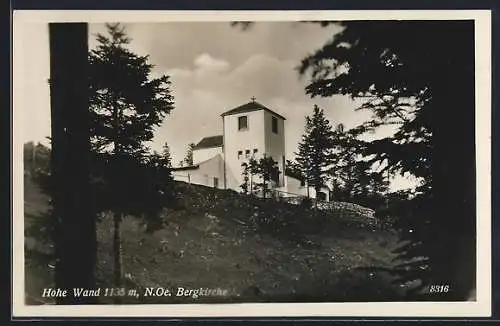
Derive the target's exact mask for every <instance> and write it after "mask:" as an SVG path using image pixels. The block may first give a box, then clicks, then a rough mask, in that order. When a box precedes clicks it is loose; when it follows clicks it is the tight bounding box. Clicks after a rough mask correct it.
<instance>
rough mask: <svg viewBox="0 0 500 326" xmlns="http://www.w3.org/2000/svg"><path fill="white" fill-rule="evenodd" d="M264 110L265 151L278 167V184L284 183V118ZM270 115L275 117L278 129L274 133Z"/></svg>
mask: <svg viewBox="0 0 500 326" xmlns="http://www.w3.org/2000/svg"><path fill="white" fill-rule="evenodd" d="M263 112H264V134H265V144H266V145H265V146H266V153H267V154H268V155H270V156H271V157H272V158H273V159H274V160H275V161H277V162H278V167H279V169H280V171H281V174H280V185H284V184H285V176H284V173H283V172H284V170H285V168H284V164H285V162H284V160H283V158H284V156H285V120H283V119H282V118H280V117H278V116H277V115H274V114H272V113H271V112H268V111H263ZM272 117H275V118H277V122H278V130H277V133H274V132H273V130H272Z"/></svg>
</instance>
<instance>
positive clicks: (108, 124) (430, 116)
mask: <svg viewBox="0 0 500 326" xmlns="http://www.w3.org/2000/svg"><path fill="white" fill-rule="evenodd" d="M51 14H52V15H53V18H51V16H50V15H51ZM149 14H150V15H151V16H150V17H151V18H150V19H148V18H147V17H148V16H147V15H146V13H139V12H137V13H134V12H129V13H118V12H116V13H111V12H107V13H103V12H100V13H99V12H97V13H96V14H95V15H94V16H93V15H91V14H90V13H86V14H85V13H78V12H73V13H72V12H61V13H51V12H50V11H49V12H47V11H46V12H44V13H41V12H36V11H33V12H26V13H23V12H22V11H19V12H14V18H13V29H14V32H13V35H14V36H13V115H14V126H13V128H14V174H13V182H14V184H15V185H14V216H13V264H14V266H13V277H14V280H13V295H14V301H15V304H14V306H15V307H14V311H16V309H17V311H18V312H19V314H20V315H30V314H33V315H39V316H68V315H70V314H74V315H79V316H82V315H85V316H93V315H95V316H98V315H103V316H104V315H106V314H107V313H108V312H109V313H111V314H113V315H114V316H116V315H117V314H119V315H120V316H122V315H123V316H130V315H132V314H133V315H134V316H135V315H141V311H142V310H141V309H146V308H147V309H148V310H147V311H149V312H147V313H146V312H144V313H145V314H148V315H151V314H153V315H155V316H160V315H161V316H180V315H183V316H207V315H210V316H263V315H265V316H287V315H292V316H330V315H331V316H334V315H336V316H364V315H366V316H392V315H394V316H414V315H419V316H487V315H488V314H490V309H491V308H490V301H491V298H490V292H491V279H490V278H491V271H490V264H491V262H490V250H491V249H490V248H491V247H490V231H491V230H490V219H491V216H490V207H491V203H490V193H489V191H490V116H491V98H490V96H491V93H490V89H491V84H490V83H491V81H490V74H491V71H490V69H491V62H490V61H491V58H490V52H489V51H490V50H491V49H490V46H491V45H490V44H489V43H490V42H491V39H490V33H491V30H490V29H491V26H490V16H489V12H487V11H462V12H459V13H457V12H453V11H451V12H446V11H442V12H440V11H430V12H426V13H420V14H419V13H418V12H411V11H395V12H392V13H391V14H389V12H385V13H384V12H376V11H375V12H374V11H372V12H371V13H370V12H363V11H359V12H356V11H353V12H351V13H350V14H348V13H343V12H335V11H324V12H316V13H314V12H309V13H307V12H304V13H300V12H296V13H279V12H268V13H267V14H260V15H259V14H257V13H250V12H248V13H245V12H233V13H232V14H231V13H217V12H215V13H211V14H209V13H198V14H196V13H191V14H185V15H184V16H182V14H181V13H172V12H165V13H163V14H162V13H161V12H156V13H149ZM437 302H439V303H437ZM365 304H369V305H365ZM119 306H122V307H121V309H119V310H117V309H118V308H116V307H119ZM123 306H126V307H123ZM16 307H17V308H16ZM344 308H345V309H344ZM413 308H414V309H416V310H412V309H413ZM108 309H109V310H108ZM113 309H114V310H113ZM238 309H239V310H238Z"/></svg>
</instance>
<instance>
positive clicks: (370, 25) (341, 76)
mask: <svg viewBox="0 0 500 326" xmlns="http://www.w3.org/2000/svg"><path fill="white" fill-rule="evenodd" d="M326 24H328V22H326V23H323V25H326ZM341 25H342V26H343V27H344V29H343V31H342V32H340V33H339V34H337V35H335V36H334V37H333V38H332V40H330V41H329V42H328V43H327V44H325V45H324V46H323V47H322V48H321V49H319V50H318V51H316V52H315V53H313V54H312V55H310V56H308V57H307V58H305V59H304V60H303V61H302V64H301V66H300V72H301V73H303V74H306V73H307V74H309V75H310V76H311V77H312V81H311V83H310V84H309V85H308V86H307V88H306V91H307V93H308V94H310V95H311V96H332V95H334V94H348V95H350V96H351V97H353V98H363V99H364V100H365V103H364V104H363V105H362V107H361V108H360V109H366V110H370V111H371V112H372V113H373V116H372V119H370V120H369V121H367V122H366V123H364V124H363V125H362V126H360V127H359V128H357V133H358V134H362V133H364V132H366V131H370V130H373V129H374V128H377V127H379V126H382V125H387V124H394V123H397V124H400V125H399V129H398V131H397V132H396V133H395V135H394V136H391V137H386V138H383V139H380V140H376V141H373V142H371V143H369V144H367V145H368V146H366V150H365V152H364V153H363V154H365V155H370V154H373V155H374V159H373V161H378V162H386V163H387V169H389V170H390V171H392V172H399V173H404V172H408V173H411V174H412V175H414V176H417V177H421V178H422V180H423V183H422V184H421V186H420V187H419V188H418V194H417V196H416V197H415V198H414V199H412V200H411V201H407V202H405V205H402V206H401V207H400V210H399V211H398V212H397V214H398V217H399V218H398V225H397V226H398V228H399V229H400V231H401V239H402V241H404V245H402V247H401V248H400V250H399V254H400V255H399V257H400V259H401V261H402V263H401V264H400V265H399V266H398V268H397V269H396V272H397V273H398V275H399V276H401V279H400V282H402V283H404V282H406V281H412V280H421V281H422V283H421V285H420V286H417V287H416V288H414V290H415V293H418V292H420V290H424V292H425V291H426V290H427V286H428V285H430V284H449V285H450V291H449V292H448V293H446V294H442V295H441V296H440V297H439V298H438V297H436V299H439V300H462V299H464V298H466V297H467V296H468V294H469V292H470V291H471V290H472V289H474V287H475V261H476V260H475V235H476V227H475V221H476V219H475V217H476V216H475V170H474V168H475V167H474V151H475V148H474V24H473V22H472V21H454V22H449V21H423V22H414V21H378V22H373V21H349V22H343V23H341ZM427 297H428V294H427Z"/></svg>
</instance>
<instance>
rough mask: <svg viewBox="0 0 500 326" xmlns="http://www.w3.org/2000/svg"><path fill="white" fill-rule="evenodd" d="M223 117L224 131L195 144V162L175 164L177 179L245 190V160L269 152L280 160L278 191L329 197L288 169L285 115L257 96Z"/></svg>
mask: <svg viewBox="0 0 500 326" xmlns="http://www.w3.org/2000/svg"><path fill="white" fill-rule="evenodd" d="M221 118H222V125H223V128H222V135H216V136H209V137H205V138H203V139H201V140H200V141H199V142H198V143H197V144H196V145H195V146H194V148H193V165H192V166H184V167H178V168H174V178H175V180H178V181H185V182H189V183H193V184H199V185H205V186H210V187H214V188H219V189H233V190H236V191H241V190H242V189H241V185H242V184H243V182H244V181H243V167H242V163H244V162H247V161H248V160H249V159H250V158H252V157H253V158H255V159H260V158H262V157H263V156H267V157H271V158H272V159H273V160H274V161H276V162H277V165H278V169H279V171H280V173H279V175H278V177H277V178H275V180H273V181H272V182H271V185H270V187H271V188H272V190H273V192H274V193H275V194H277V195H279V196H283V197H295V196H307V194H309V197H311V198H316V197H318V198H320V199H323V200H328V197H329V190H328V189H324V190H322V191H321V194H319V196H316V192H315V190H314V189H313V188H312V187H307V186H306V185H305V183H304V182H303V181H301V180H299V179H297V178H294V177H292V176H289V175H287V173H285V171H286V154H285V153H286V152H285V122H286V119H285V117H283V116H282V115H280V114H278V113H276V112H274V111H272V110H271V109H269V108H267V107H265V106H263V105H262V104H260V103H258V102H256V101H255V99H254V98H253V99H252V101H251V102H248V103H246V104H243V105H241V106H238V107H236V108H234V109H231V110H229V111H226V112H224V113H222V114H221ZM254 178H255V177H254ZM307 188H309V189H307Z"/></svg>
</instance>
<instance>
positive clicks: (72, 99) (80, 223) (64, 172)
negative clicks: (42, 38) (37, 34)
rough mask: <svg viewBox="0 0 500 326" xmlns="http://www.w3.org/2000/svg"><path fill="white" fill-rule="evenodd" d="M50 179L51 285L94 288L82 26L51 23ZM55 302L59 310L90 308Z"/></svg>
mask: <svg viewBox="0 0 500 326" xmlns="http://www.w3.org/2000/svg"><path fill="white" fill-rule="evenodd" d="M49 35H50V40H49V41H50V96H51V119H52V124H51V125H52V127H51V134H52V136H51V140H52V141H51V147H52V150H51V159H50V161H51V178H52V184H53V188H52V209H53V217H54V218H55V219H56V221H55V230H56V234H55V236H56V237H55V256H56V271H55V284H56V287H57V288H60V289H66V290H67V291H68V293H71V291H72V289H73V288H86V289H92V288H95V287H96V281H95V275H94V269H95V264H96V248H97V240H96V216H95V214H94V212H93V211H92V209H91V208H90V205H89V202H90V179H89V178H90V177H89V175H90V173H89V166H90V164H89V160H90V134H89V130H90V128H89V122H90V117H89V111H88V84H87V72H88V60H87V56H88V41H87V39H88V35H87V24H85V23H50V24H49ZM95 301H96V298H92V297H73V296H72V295H68V296H66V297H58V298H57V303H58V304H89V303H94V302H95Z"/></svg>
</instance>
